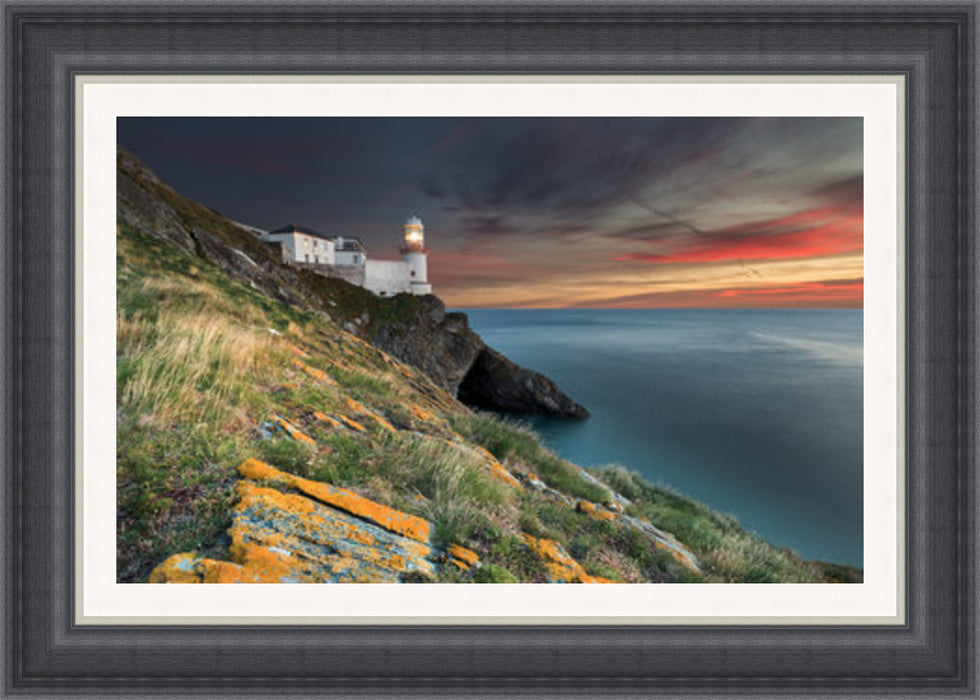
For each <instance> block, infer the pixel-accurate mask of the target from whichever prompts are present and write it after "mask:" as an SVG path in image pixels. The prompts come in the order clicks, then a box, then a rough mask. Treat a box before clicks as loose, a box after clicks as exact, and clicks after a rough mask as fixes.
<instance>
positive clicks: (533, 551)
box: [117, 219, 860, 582]
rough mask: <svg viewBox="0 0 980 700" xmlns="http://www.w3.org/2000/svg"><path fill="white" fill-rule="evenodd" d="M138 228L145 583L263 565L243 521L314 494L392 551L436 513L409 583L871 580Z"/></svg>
mask: <svg viewBox="0 0 980 700" xmlns="http://www.w3.org/2000/svg"><path fill="white" fill-rule="evenodd" d="M200 225H201V226H205V225H207V222H206V221H202V222H201V224H200ZM221 225H222V226H225V224H224V223H222V224H221ZM140 226H147V224H130V223H127V221H125V220H123V219H120V221H119V225H118V228H117V244H118V260H117V266H118V291H117V302H118V312H117V313H118V317H117V330H118V340H117V384H118V409H117V411H118V412H117V426H118V455H117V458H118V459H117V484H118V501H117V528H118V530H117V533H118V548H117V578H118V580H119V581H146V580H148V579H149V578H150V576H151V572H152V571H153V570H154V568H155V567H158V566H159V565H161V564H162V563H164V562H165V561H167V560H170V561H171V562H176V563H177V564H180V565H181V566H183V564H181V562H182V561H184V560H178V559H171V558H172V557H174V555H181V556H186V557H191V558H193V561H195V562H198V561H206V562H210V564H209V566H212V568H213V570H215V571H217V570H221V571H226V570H227V567H226V568H225V569H221V566H224V565H225V563H226V562H228V561H229V560H231V561H233V562H238V564H236V566H238V565H240V564H242V562H245V561H246V560H248V561H251V562H254V561H256V559H255V557H256V556H257V555H256V550H255V547H254V546H253V545H254V544H255V542H254V541H253V540H255V536H252V540H250V539H249V533H247V532H245V534H243V530H242V527H243V526H242V522H243V518H245V515H249V517H253V520H255V519H256V518H257V516H255V511H254V509H253V510H252V511H248V512H247V513H246V510H245V507H246V505H248V504H249V503H252V501H250V500H249V499H250V498H258V497H259V496H262V495H263V494H264V497H266V498H267V500H268V499H272V498H273V496H275V498H276V499H279V500H278V501H277V502H281V503H282V504H284V505H283V506H282V508H283V512H284V513H286V514H287V515H289V514H290V513H293V514H294V511H295V508H297V507H299V506H302V507H303V508H306V511H304V512H312V511H311V510H310V509H311V508H312V507H313V506H311V505H309V503H307V502H306V501H304V500H303V499H304V498H309V499H312V502H315V504H316V506H317V508H320V507H321V506H322V505H323V504H324V503H326V504H328V505H330V506H331V507H332V508H334V509H335V510H336V511H337V512H340V511H343V514H344V517H348V516H351V515H353V516H354V520H357V522H361V521H365V522H370V523H380V524H381V525H382V526H383V527H381V528H380V529H378V530H377V532H376V533H375V534H374V535H372V536H373V537H375V539H376V540H377V541H379V542H382V544H379V545H377V546H378V547H382V548H383V547H389V548H393V547H395V546H396V545H395V544H384V543H385V542H388V541H387V540H384V538H382V537H381V534H384V533H382V530H384V529H385V528H387V531H393V530H396V529H397V527H395V526H392V525H391V523H392V522H396V521H397V522H402V520H404V521H405V522H410V523H426V525H425V526H424V527H425V528H429V527H430V526H431V532H430V531H429V530H426V532H425V534H424V536H418V537H416V534H417V533H414V532H408V534H409V535H410V536H411V537H415V539H416V540H419V541H422V540H424V541H425V543H426V547H429V546H431V548H432V552H448V553H449V554H446V555H445V556H446V557H447V558H446V559H445V560H438V561H439V562H443V563H436V564H432V563H425V564H424V565H419V566H418V567H415V568H412V570H411V571H410V572H409V571H408V568H411V567H408V568H406V569H405V571H406V572H408V573H405V574H404V575H403V576H402V577H401V579H400V580H406V581H442V582H493V581H501V582H507V581H521V582H543V581H549V580H583V581H584V580H593V579H595V580H605V579H608V580H611V581H626V582H636V581H654V582H659V581H692V582H693V581H775V582H784V581H825V580H853V579H859V577H860V572H858V571H855V570H853V569H848V568H846V567H830V566H829V565H827V566H824V565H821V564H817V563H808V562H805V561H802V560H800V559H799V558H798V557H797V556H795V555H794V554H792V553H791V552H788V551H785V550H782V549H777V548H775V547H773V546H771V545H769V544H767V543H766V542H764V541H762V540H761V539H759V538H758V537H756V536H755V535H753V534H752V533H749V532H747V531H745V530H744V529H743V528H741V527H740V526H739V525H738V523H737V522H735V520H733V519H732V518H730V517H728V516H725V515H721V514H717V513H714V512H711V511H710V510H708V509H706V508H705V507H703V506H701V505H699V504H698V503H695V502H694V501H691V500H689V499H686V498H684V497H682V496H680V495H677V494H675V493H672V492H670V491H667V490H664V489H662V488H658V487H655V486H652V485H650V484H648V483H645V482H644V481H643V480H642V479H640V478H639V477H638V476H637V475H635V474H633V473H630V472H629V471H627V470H625V469H623V468H619V467H617V468H610V469H605V470H597V471H593V472H586V471H584V470H582V469H580V468H578V467H576V466H574V465H571V464H569V463H568V462H566V461H564V460H562V459H560V458H559V457H557V456H556V455H555V454H553V453H551V452H550V451H548V450H547V449H545V448H544V447H543V446H542V445H541V443H540V442H539V441H538V439H537V437H536V436H535V435H534V434H533V433H532V432H530V431H529V430H527V429H526V428H524V427H522V426H521V425H518V424H515V423H512V422H507V421H504V420H501V419H500V418H498V417H496V416H493V415H490V414H483V413H476V412H473V411H471V410H470V409H468V408H466V407H465V406H463V405H462V404H460V403H458V402H457V401H456V400H455V399H454V398H453V397H451V396H449V395H448V394H446V393H445V392H444V391H443V390H441V389H440V388H438V387H437V386H436V385H435V384H434V383H433V382H432V381H430V380H429V379H428V378H427V377H426V376H424V375H423V374H422V373H421V372H419V371H417V370H415V369H413V368H411V367H409V366H407V365H405V364H403V363H401V362H399V361H397V360H395V359H393V358H391V357H389V356H388V355H386V354H384V353H383V352H381V351H380V350H377V349H376V348H374V347H372V346H371V345H369V344H367V343H365V342H364V341H363V340H360V339H359V338H357V337H355V336H353V335H351V334H349V333H347V332H345V331H344V330H342V329H341V328H340V327H338V326H337V325H335V324H334V323H333V322H332V321H331V320H329V319H327V318H325V316H324V314H322V313H316V312H312V311H302V310H300V309H298V308H296V307H294V306H291V305H289V304H286V303H283V302H280V301H275V300H273V299H271V298H270V297H269V296H267V295H265V294H262V293H260V292H258V291H255V290H253V289H251V288H249V287H247V286H244V285H243V284H240V283H238V282H236V281H233V280H232V279H231V278H230V277H228V276H227V275H226V274H225V273H224V272H223V271H221V270H220V269H219V268H218V267H216V266H214V265H212V264H211V263H209V262H207V261H205V260H204V259H203V258H201V257H199V256H196V255H192V254H191V253H189V252H187V251H185V250H183V249H181V248H179V247H177V246H176V245H173V244H171V243H170V242H167V241H164V240H162V239H161V238H159V237H157V236H154V235H150V233H149V232H148V231H147V230H146V229H145V228H144V229H143V230H140V228H139V227H140ZM334 287H336V289H334ZM321 294H322V295H324V296H326V297H330V298H333V299H334V300H335V302H336V304H337V305H338V306H339V305H342V304H343V303H345V302H346V301H347V297H348V296H350V297H352V298H355V297H356V298H361V296H362V295H360V294H355V293H353V292H350V290H349V289H348V288H347V287H345V286H344V284H343V283H339V282H336V281H329V282H328V281H325V282H324V284H323V286H322V291H321ZM345 295H346V296H345ZM411 301H412V300H411V299H410V298H404V299H403V298H401V297H396V298H394V299H392V300H377V302H375V300H373V299H372V300H371V303H372V304H376V303H377V304H380V305H381V306H383V307H384V308H383V309H380V310H379V309H374V312H375V315H373V316H372V319H373V320H372V322H380V321H379V320H378V319H380V320H381V321H383V319H384V318H385V315H386V314H396V315H397V314H398V313H399V311H400V306H404V305H405V304H410V303H411ZM344 315H346V314H341V316H344ZM249 460H257V461H251V462H250V461H249ZM259 463H261V464H262V465H268V467H269V468H266V466H261V467H260V466H256V465H259ZM272 487H275V489H278V490H275V491H274V490H272ZM331 489H332V490H331ZM328 491H329V493H328ZM331 499H332V500H331ZM345 499H346V500H345ZM269 502H271V501H269ZM355 502H356V503H355ZM338 503H339V505H338ZM351 503H355V505H349V504H351ZM297 504H298V505H297ZM290 508H292V509H294V511H290V510H289V509H290ZM372 509H373V510H372ZM368 510H371V512H368ZM374 511H377V512H374ZM317 512H319V511H317ZM331 512H333V511H331ZM311 517H312V516H311ZM358 519H359V520H358ZM262 522H263V523H264V525H263V526H265V525H268V526H269V527H272V526H273V525H275V523H273V525H269V522H271V520H270V518H266V519H265V520H263V521H262ZM345 522H346V521H345ZM396 524H397V523H396ZM345 527H349V524H347V525H345ZM372 527H374V526H373V525H372ZM413 527H414V526H413ZM372 532H374V531H373V530H372ZM378 533H381V534H378ZM670 533H672V535H673V536H674V537H672V536H671V534H670ZM354 534H355V535H358V533H354ZM404 534H405V533H404V532H401V535H404ZM401 535H399V536H401ZM378 538H380V539H378ZM355 539H356V538H355ZM361 539H363V537H362V538H361ZM270 541H271V540H270ZM358 541H359V542H361V540H358ZM265 544H266V545H268V548H269V549H270V550H271V551H277V552H280V553H281V552H282V551H283V550H282V548H281V547H279V548H277V547H274V546H272V545H269V543H268V542H265ZM318 546H322V547H326V548H327V549H331V546H332V545H331V543H330V542H325V543H324V542H319V544H318ZM397 546H398V547H402V548H404V547H405V546H407V545H406V544H405V542H402V541H399V543H397ZM338 547H339V545H337V547H333V549H337V548H338ZM454 547H455V549H454ZM460 547H461V548H464V549H459V548H460ZM409 549H411V548H410V547H409ZM304 551H305V550H304ZM331 551H332V550H331ZM392 551H393V550H392ZM399 551H401V550H399ZM426 551H428V550H426ZM453 552H456V554H453ZM460 552H462V554H460ZM287 554H289V553H287ZM299 554H300V553H299V551H298V550H295V551H293V552H292V553H291V556H292V558H293V559H296V558H297V557H299ZM423 554H424V553H423ZM265 555H266V556H271V555H268V552H265ZM471 555H472V557H471ZM276 556H280V555H276ZM282 556H283V557H284V556H285V555H282ZM310 556H311V557H312V556H313V555H310ZM425 556H427V557H428V559H427V560H426V561H427V562H430V561H431V562H435V561H437V556H436V554H431V555H429V554H426V555H425ZM439 556H443V555H439ZM249 557H252V558H251V559H249ZM420 557H421V555H420ZM471 558H478V562H479V563H477V564H474V563H473V562H472V561H470V559H471ZM461 559H462V560H465V561H464V562H462V563H460V560H461ZM186 561H190V559H187V560H186ZM399 561H401V560H399ZM420 561H421V559H420ZM474 561H475V559H474ZM445 562H455V564H456V565H449V564H448V563H445ZM558 562H562V564H561V565H562V566H565V567H566V570H572V569H574V570H575V571H576V572H578V573H576V574H574V575H565V574H561V573H560V572H559V571H558V570H559V568H560V567H559V564H558ZM280 563H281V562H280ZM277 565H278V564H277ZM569 567H570V568H569ZM575 567H578V568H575ZM175 570H176V569H175ZM181 571H185V569H181ZM582 572H584V573H582ZM171 574H173V572H171ZM157 576H158V577H157V578H156V579H155V580H179V577H178V578H175V577H174V575H171V576H170V577H169V578H166V577H164V578H162V579H161V578H159V576H160V575H159V574H158V575H157ZM215 580H224V579H221V578H220V577H218V578H216V579H215ZM256 580H258V579H256ZM282 580H285V579H282ZM311 580H313V579H311ZM316 580H321V579H316ZM323 580H326V578H324V579H323ZM370 580H374V579H370Z"/></svg>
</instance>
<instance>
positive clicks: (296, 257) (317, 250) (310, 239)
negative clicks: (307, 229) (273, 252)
mask: <svg viewBox="0 0 980 700" xmlns="http://www.w3.org/2000/svg"><path fill="white" fill-rule="evenodd" d="M262 240H264V241H277V242H281V243H282V244H283V245H284V246H286V249H287V250H289V259H290V260H293V261H295V262H310V263H313V262H319V263H320V264H323V265H333V264H335V260H336V258H335V255H334V246H333V241H329V240H327V239H325V238H317V237H316V236H307V235H305V234H302V233H270V234H267V235H265V236H262Z"/></svg>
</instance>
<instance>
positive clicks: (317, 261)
mask: <svg viewBox="0 0 980 700" xmlns="http://www.w3.org/2000/svg"><path fill="white" fill-rule="evenodd" d="M313 247H316V243H314V244H313ZM313 262H315V263H319V262H320V256H319V255H314V256H313Z"/></svg>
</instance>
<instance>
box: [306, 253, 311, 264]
mask: <svg viewBox="0 0 980 700" xmlns="http://www.w3.org/2000/svg"><path fill="white" fill-rule="evenodd" d="M309 261H310V254H309V253H307V254H306V262H309Z"/></svg>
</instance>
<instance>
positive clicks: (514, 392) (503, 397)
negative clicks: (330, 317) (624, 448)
mask: <svg viewBox="0 0 980 700" xmlns="http://www.w3.org/2000/svg"><path fill="white" fill-rule="evenodd" d="M369 340H370V341H371V342H372V343H374V344H375V345H377V346H378V347H379V348H381V349H382V350H384V351H385V352H388V353H390V354H392V355H394V356H395V357H397V358H399V359H401V360H404V361H405V362H408V363H409V364H411V365H414V366H415V367H418V368H419V369H421V370H423V371H424V372H425V373H426V374H428V375H429V376H430V377H432V378H433V379H434V380H435V381H436V382H437V383H438V384H440V385H441V386H442V387H444V388H445V389H447V390H448V391H450V392H452V393H453V394H455V395H456V396H457V397H458V398H459V400H460V401H462V402H463V403H465V404H467V405H469V406H474V407H477V408H486V409H491V410H497V411H507V412H511V413H540V414H546V415H551V416H557V417H560V418H585V417H587V416H588V415H589V412H588V411H587V410H586V409H585V407H584V406H581V405H580V404H578V403H576V402H575V401H573V400H572V399H571V398H569V397H568V396H567V395H566V394H565V392H564V391H562V390H561V388H560V387H559V386H558V385H557V384H555V383H554V382H553V381H552V380H550V379H548V377H546V376H544V375H543V374H540V373H538V372H534V371H532V370H529V369H525V368H523V367H520V366H518V365H517V364H515V363H513V362H511V361H510V360H508V359H507V358H506V357H504V356H503V355H501V354H500V353H499V352H497V351H496V350H494V349H493V348H491V347H489V346H487V344H486V343H484V342H483V340H482V339H481V338H480V336H479V335H477V334H476V333H475V332H474V331H473V330H472V329H471V328H470V326H469V319H468V318H467V316H466V314H464V313H460V312H452V313H446V307H445V306H444V305H443V303H442V301H440V300H439V299H438V298H437V297H434V296H427V297H423V298H422V299H421V300H420V306H419V309H418V311H416V312H415V313H413V314H409V315H405V316H403V317H401V318H399V319H397V320H395V321H393V322H390V323H386V324H384V325H381V326H379V327H378V328H377V330H376V331H375V332H374V333H373V334H372V335H371V336H370V337H369Z"/></svg>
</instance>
